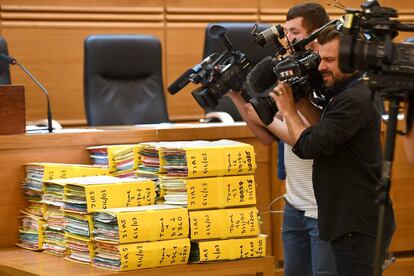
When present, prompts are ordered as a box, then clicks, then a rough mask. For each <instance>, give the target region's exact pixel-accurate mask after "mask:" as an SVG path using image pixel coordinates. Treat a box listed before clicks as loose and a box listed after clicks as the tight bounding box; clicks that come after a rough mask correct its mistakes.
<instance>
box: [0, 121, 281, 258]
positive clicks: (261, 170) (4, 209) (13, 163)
mask: <svg viewBox="0 0 414 276" xmlns="http://www.w3.org/2000/svg"><path fill="white" fill-rule="evenodd" d="M219 139H233V140H238V141H241V142H246V143H249V144H251V145H253V146H254V148H255V153H256V162H257V163H258V168H257V170H256V174H255V176H256V177H255V179H256V183H257V206H258V209H259V211H260V212H261V217H262V219H263V221H264V224H263V227H262V231H263V232H264V233H265V234H267V235H268V236H269V238H268V239H267V253H268V254H269V255H271V254H272V253H273V252H272V251H273V247H275V246H274V245H273V244H272V243H273V241H274V240H273V235H274V233H275V231H277V229H272V221H271V220H272V218H271V216H270V214H269V213H268V212H266V211H267V205H268V204H269V202H270V201H271V199H272V189H273V187H274V186H273V185H271V184H274V182H273V181H272V179H273V177H274V174H275V169H274V168H272V167H273V166H274V163H273V162H274V160H275V159H274V158H272V147H269V146H264V145H262V144H261V143H260V142H259V141H258V140H257V139H256V138H255V137H254V135H253V134H252V133H251V132H250V130H249V129H248V128H247V127H246V125H245V124H244V123H237V124H233V125H225V124H176V125H163V124H161V125H140V126H122V127H102V128H101V127H100V128H99V129H95V130H94V129H86V130H85V129H83V130H82V129H80V130H78V131H69V132H63V133H59V132H57V133H44V134H22V135H6V136H0V164H2V168H1V170H0V182H1V183H0V237H1V238H0V248H7V247H12V246H13V245H14V244H15V243H16V241H17V239H18V220H17V217H18V216H19V211H20V210H22V209H24V208H25V206H26V205H27V200H26V199H25V198H24V195H23V193H22V191H21V188H20V187H21V183H22V181H23V180H24V178H25V170H24V166H23V165H24V164H25V163H30V162H58V163H75V164H89V163H90V158H89V154H88V151H87V150H86V147H89V146H95V145H105V144H132V143H140V142H151V141H176V140H219ZM259 176H260V177H259ZM272 245H273V246H272Z"/></svg>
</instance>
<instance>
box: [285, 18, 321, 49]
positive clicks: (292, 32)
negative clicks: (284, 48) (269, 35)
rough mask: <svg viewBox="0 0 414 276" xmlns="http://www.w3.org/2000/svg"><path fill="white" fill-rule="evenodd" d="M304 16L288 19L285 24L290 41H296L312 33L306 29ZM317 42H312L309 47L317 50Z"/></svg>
mask: <svg viewBox="0 0 414 276" xmlns="http://www.w3.org/2000/svg"><path fill="white" fill-rule="evenodd" d="M302 23H303V17H296V18H293V19H291V20H288V21H286V24H285V29H286V32H287V34H286V37H287V38H288V40H289V41H290V43H292V44H293V43H295V42H297V41H299V40H301V39H303V38H305V37H307V36H308V35H310V33H309V32H308V30H306V29H305V28H304V27H303V24H302ZM315 46H316V44H315V43H313V42H310V43H309V44H308V45H307V47H308V48H311V49H313V50H314V51H315V50H316V48H315Z"/></svg>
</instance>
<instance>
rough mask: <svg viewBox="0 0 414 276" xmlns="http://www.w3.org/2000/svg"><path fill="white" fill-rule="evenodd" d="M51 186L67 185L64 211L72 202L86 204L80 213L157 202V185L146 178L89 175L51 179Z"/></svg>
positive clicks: (65, 187) (65, 186)
mask: <svg viewBox="0 0 414 276" xmlns="http://www.w3.org/2000/svg"><path fill="white" fill-rule="evenodd" d="M48 183H54V184H58V185H63V186H64V201H65V206H64V209H67V206H66V205H67V204H68V203H70V201H73V202H77V201H79V203H83V201H84V203H85V204H86V209H85V210H81V211H79V212H88V213H89V212H93V211H97V210H99V209H107V208H118V207H129V206H144V205H151V204H154V203H155V183H154V182H153V181H151V180H148V179H143V178H117V177H112V176H90V177H77V178H67V179H57V180H50V181H48ZM72 211H74V209H72Z"/></svg>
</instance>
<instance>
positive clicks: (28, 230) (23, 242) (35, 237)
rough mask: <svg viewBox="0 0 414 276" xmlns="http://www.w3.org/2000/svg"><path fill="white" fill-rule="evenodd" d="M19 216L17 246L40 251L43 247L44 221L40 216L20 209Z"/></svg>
mask: <svg viewBox="0 0 414 276" xmlns="http://www.w3.org/2000/svg"><path fill="white" fill-rule="evenodd" d="M21 213H22V215H21V216H20V217H19V242H18V243H17V245H18V246H20V247H22V248H25V249H29V250H34V251H40V250H42V248H43V236H44V231H43V230H44V229H43V228H44V225H45V223H46V221H45V220H43V219H42V218H41V217H38V216H34V215H31V214H29V213H26V212H24V211H21Z"/></svg>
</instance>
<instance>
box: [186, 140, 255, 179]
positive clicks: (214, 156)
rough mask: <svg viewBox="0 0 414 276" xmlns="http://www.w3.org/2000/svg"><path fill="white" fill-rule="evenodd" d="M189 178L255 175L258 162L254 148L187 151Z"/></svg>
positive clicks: (216, 148)
mask: <svg viewBox="0 0 414 276" xmlns="http://www.w3.org/2000/svg"><path fill="white" fill-rule="evenodd" d="M186 154H187V166H188V177H190V178H191V177H208V176H223V175H238V174H253V173H254V171H255V169H256V160H255V154H254V149H253V147H252V146H250V145H248V146H244V147H212V148H200V149H196V148H193V149H186Z"/></svg>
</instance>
